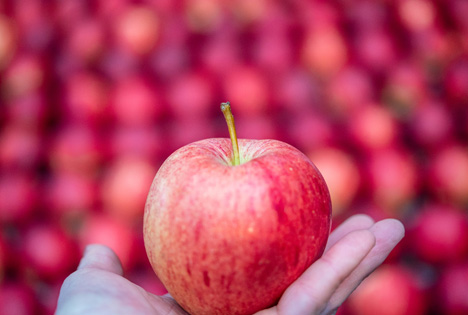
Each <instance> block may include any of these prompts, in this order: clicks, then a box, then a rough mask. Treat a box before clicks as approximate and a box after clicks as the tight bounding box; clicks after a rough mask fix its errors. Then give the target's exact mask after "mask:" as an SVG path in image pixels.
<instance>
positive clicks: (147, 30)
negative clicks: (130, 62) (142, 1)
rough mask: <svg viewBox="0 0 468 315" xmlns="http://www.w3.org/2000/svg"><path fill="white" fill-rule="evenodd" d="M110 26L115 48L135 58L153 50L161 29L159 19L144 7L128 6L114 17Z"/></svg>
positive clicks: (149, 9)
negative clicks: (111, 26)
mask: <svg viewBox="0 0 468 315" xmlns="http://www.w3.org/2000/svg"><path fill="white" fill-rule="evenodd" d="M112 25H113V36H114V40H115V42H116V44H117V46H118V47H119V48H120V49H122V50H123V51H125V52H127V53H130V54H132V55H135V56H137V57H138V56H144V55H146V54H148V53H150V52H151V51H152V50H153V49H154V48H155V46H156V44H157V42H158V38H159V35H160V29H161V26H160V21H159V17H158V16H157V15H156V13H155V12H154V10H151V8H149V7H147V6H144V5H141V6H138V5H135V6H130V5H129V6H128V7H127V8H125V10H123V11H122V12H121V14H119V15H118V16H116V17H115V19H114V20H113V21H112Z"/></svg>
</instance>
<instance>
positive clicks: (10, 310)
mask: <svg viewBox="0 0 468 315" xmlns="http://www.w3.org/2000/svg"><path fill="white" fill-rule="evenodd" d="M36 305H37V301H36V299H35V297H34V292H33V290H32V288H31V287H30V286H29V285H28V284H26V283H24V282H20V281H5V282H3V283H0V314H15V315H30V314H35V308H36Z"/></svg>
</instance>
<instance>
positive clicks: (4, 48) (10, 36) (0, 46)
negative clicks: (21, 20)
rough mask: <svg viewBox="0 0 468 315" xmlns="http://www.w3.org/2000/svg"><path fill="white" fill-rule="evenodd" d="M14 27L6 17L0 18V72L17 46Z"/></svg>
mask: <svg viewBox="0 0 468 315" xmlns="http://www.w3.org/2000/svg"><path fill="white" fill-rule="evenodd" d="M16 37H17V34H16V30H15V25H14V23H12V21H10V19H8V18H7V17H6V16H3V15H1V16H0V70H2V69H3V68H4V67H5V66H6V65H8V63H9V62H10V60H11V58H12V57H13V55H14V52H15V50H16V44H17V38H16Z"/></svg>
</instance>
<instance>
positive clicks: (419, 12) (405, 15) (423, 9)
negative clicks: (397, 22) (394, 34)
mask: <svg viewBox="0 0 468 315" xmlns="http://www.w3.org/2000/svg"><path fill="white" fill-rule="evenodd" d="M436 10H437V9H436V8H435V6H434V4H433V3H432V2H431V1H428V0H408V1H401V2H400V3H399V4H398V14H399V17H400V19H401V22H402V23H403V25H404V26H405V27H406V28H407V29H408V30H409V31H415V32H421V31H424V30H425V29H427V28H429V27H431V26H432V25H433V24H434V22H435V17H436Z"/></svg>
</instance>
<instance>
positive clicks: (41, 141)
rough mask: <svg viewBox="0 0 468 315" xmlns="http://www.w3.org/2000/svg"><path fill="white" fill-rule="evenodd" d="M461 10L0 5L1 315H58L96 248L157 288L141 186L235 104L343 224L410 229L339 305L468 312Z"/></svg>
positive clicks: (366, 5)
mask: <svg viewBox="0 0 468 315" xmlns="http://www.w3.org/2000/svg"><path fill="white" fill-rule="evenodd" d="M467 16H468V3H467V2H466V1H465V0H448V1H445V2H443V1H436V0H398V1H370V0H360V1H328V2H325V1H280V0H272V1H247V0H242V1H217V0H187V1H183V2H179V1H175V2H172V1H154V0H141V1H130V0H113V1H105V0H96V1H74V0H64V1H41V0H23V1H14V0H6V1H0V314H38V313H41V314H42V313H43V314H52V313H53V311H54V308H55V303H56V298H57V295H58V289H59V288H60V285H61V283H62V281H63V279H64V278H65V277H66V276H67V275H68V274H69V273H70V272H71V271H73V270H74V269H75V268H76V266H77V264H78V261H79V258H80V255H81V251H82V249H83V248H84V246H85V245H86V244H88V243H91V242H100V243H103V244H107V245H109V246H110V247H112V248H113V249H114V250H115V251H116V252H117V254H118V255H119V257H120V259H121V260H122V262H123V265H124V268H125V270H126V276H127V277H128V278H130V279H131V280H133V281H135V282H136V283H138V284H140V285H142V286H144V287H145V288H147V289H148V290H150V291H152V292H156V293H159V294H161V293H164V292H165V289H164V287H163V286H162V284H161V283H160V282H159V280H158V279H157V277H156V276H155V274H154V272H153V271H152V269H151V266H150V263H149V261H148V257H147V255H146V252H145V248H144V244H143V211H144V205H145V201H146V197H147V194H148V192H149V189H150V185H151V182H152V180H153V177H154V176H155V174H156V172H157V171H158V169H159V168H160V166H161V164H162V163H163V161H164V160H165V159H166V158H168V157H169V155H170V154H171V153H172V152H174V151H175V150H177V149H179V148H180V147H182V146H184V145H186V144H188V143H191V142H194V141H197V140H203V139H206V138H213V137H227V132H226V127H225V123H224V121H223V118H222V116H221V115H220V114H219V104H220V103H221V102H224V101H230V102H231V104H232V107H233V113H234V115H235V117H236V125H237V131H238V136H239V138H242V139H277V140H281V141H284V142H287V143H289V144H291V145H293V146H295V147H296V148H298V149H299V150H300V151H302V152H304V153H305V154H306V155H307V156H308V157H309V158H310V159H311V160H312V161H313V162H314V163H315V164H316V165H317V167H318V168H319V169H320V171H321V173H322V174H323V176H324V178H325V180H326V182H327V184H328V187H329V189H330V194H331V199H332V204H333V225H334V226H336V225H337V224H339V223H340V222H342V221H343V220H344V219H346V218H347V217H349V216H350V215H352V214H354V213H367V214H369V215H370V216H372V217H373V218H375V219H381V218H385V217H394V218H398V219H400V220H402V221H403V222H404V223H405V225H406V227H407V235H406V238H405V240H404V242H403V243H402V244H401V245H400V246H399V247H397V248H396V249H395V251H394V252H393V253H392V255H391V256H390V257H389V259H388V261H387V262H386V263H385V266H384V267H383V268H382V269H381V270H378V272H376V273H375V275H374V276H372V277H371V278H369V279H368V280H366V281H365V282H364V283H363V285H362V287H361V288H360V289H359V290H358V291H356V293H355V294H353V295H352V296H351V297H350V299H349V303H346V305H344V306H343V308H342V309H341V310H340V312H342V313H343V314H368V313H369V314H375V313H376V311H375V307H378V311H379V312H381V311H382V310H387V311H388V313H389V314H418V313H419V314H422V313H425V312H429V310H430V312H431V313H443V314H466V313H468V295H467V294H462V293H464V292H468V288H467V286H468V281H466V278H467V270H468V268H467V265H468V232H467V231H468V41H467V38H468V22H467V21H468V19H467V18H466V17H467ZM463 279H465V280H463ZM395 300H397V301H398V303H397V304H395ZM17 301H22V302H21V303H20V302H17ZM368 301H373V303H368Z"/></svg>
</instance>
